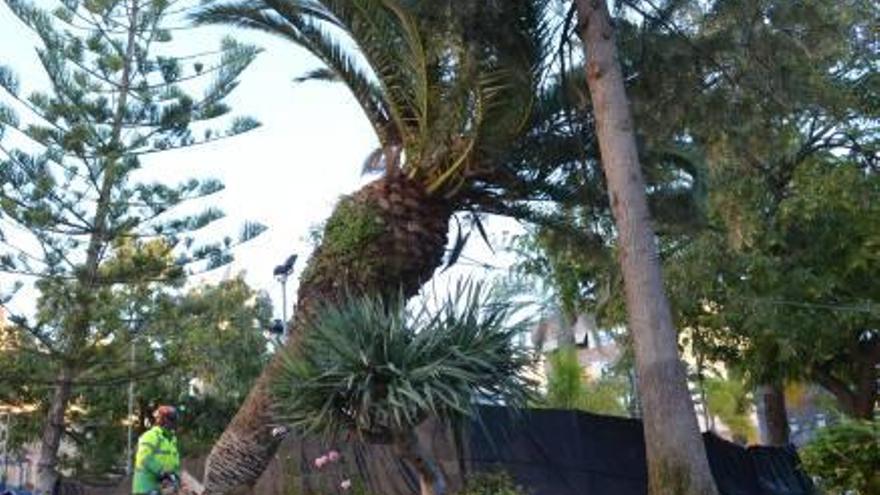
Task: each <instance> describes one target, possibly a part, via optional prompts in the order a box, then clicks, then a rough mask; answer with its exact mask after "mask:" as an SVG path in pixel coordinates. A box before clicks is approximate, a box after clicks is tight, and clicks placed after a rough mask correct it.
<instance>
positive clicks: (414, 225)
mask: <svg viewBox="0 0 880 495" xmlns="http://www.w3.org/2000/svg"><path fill="white" fill-rule="evenodd" d="M451 215H452V208H451V207H450V205H449V204H448V202H446V201H445V200H443V199H442V198H435V197H432V196H428V195H427V194H426V192H425V190H424V188H423V187H422V185H421V184H419V183H417V182H414V181H412V180H410V179H408V178H407V177H406V176H404V175H400V174H392V175H386V176H384V177H382V178H380V179H377V180H376V181H374V182H372V183H370V184H368V185H367V186H365V187H364V188H362V189H361V190H359V191H357V192H355V193H354V194H352V195H351V196H347V197H344V198H342V199H341V200H340V202H339V204H338V205H337V206H336V209H335V210H334V211H333V214H332V215H331V216H330V218H329V219H328V220H327V223H326V225H325V228H324V233H323V237H322V241H321V244H320V245H319V247H318V248H317V249H316V250H315V252H314V253H313V255H312V257H311V259H310V260H309V262H308V266H307V267H306V270H305V272H304V273H303V274H302V277H301V279H300V286H299V291H298V301H297V306H296V314H295V316H294V318H293V322H292V325H291V327H290V330H291V332H290V335H291V338H290V339H289V340H288V342H287V344H286V348H287V349H293V348H295V347H296V343H297V341H298V338H299V337H300V335H301V332H302V328H303V327H304V321H305V320H306V318H308V315H309V314H311V313H313V312H314V311H315V310H316V309H317V308H319V307H320V306H321V305H322V304H328V303H333V302H338V301H340V300H341V299H342V298H344V297H346V296H349V295H357V294H365V293H371V294H385V295H388V296H391V295H395V294H397V292H398V291H402V293H403V294H404V295H405V296H406V297H411V296H413V295H415V294H416V293H417V292H418V290H419V288H420V287H421V286H422V284H423V283H424V282H426V281H427V280H428V279H429V278H430V277H431V276H432V274H433V273H434V270H435V269H436V268H437V267H438V266H439V265H440V263H441V262H442V260H443V254H444V251H445V248H446V243H447V233H448V229H449V219H450V217H451ZM281 354H282V353H278V355H276V357H275V359H273V360H272V362H270V364H269V365H268V366H267V367H266V369H265V370H264V371H263V374H262V375H261V376H260V377H259V379H258V380H257V382H256V383H255V385H254V387H253V388H252V389H251V392H250V394H249V395H248V397H247V398H246V399H245V402H244V404H242V406H241V408H240V409H239V410H238V413H237V414H236V415H235V417H234V418H233V419H232V422H230V423H229V425H228V426H227V427H226V430H225V431H224V432H223V434H222V436H221V437H220V439H219V440H218V441H217V443H216V444H215V445H214V448H213V449H212V450H211V453H210V455H209V456H208V459H207V461H206V466H205V483H204V485H205V493H207V494H221V493H229V492H231V491H233V490H235V491H238V490H240V489H242V488H243V487H248V486H252V485H253V484H254V483H255V482H256V481H257V479H258V478H259V477H260V475H261V474H262V473H263V471H264V470H265V469H266V466H268V464H269V462H270V461H271V459H272V456H273V455H274V454H275V451H276V450H277V448H278V444H279V442H280V438H278V435H273V433H272V431H273V429H274V428H276V427H278V426H282V425H278V424H277V423H276V422H275V421H274V419H273V414H272V409H273V401H272V397H271V396H270V385H271V383H272V381H273V379H274V377H275V376H276V373H277V369H278V365H279V363H280V360H279V359H278V356H279V355H281Z"/></svg>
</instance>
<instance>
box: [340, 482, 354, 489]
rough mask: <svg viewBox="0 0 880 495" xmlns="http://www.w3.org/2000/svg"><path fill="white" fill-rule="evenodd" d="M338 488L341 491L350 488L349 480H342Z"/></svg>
mask: <svg viewBox="0 0 880 495" xmlns="http://www.w3.org/2000/svg"><path fill="white" fill-rule="evenodd" d="M339 488H342V489H343V490H348V489H349V488H351V480H342V483H340V484H339Z"/></svg>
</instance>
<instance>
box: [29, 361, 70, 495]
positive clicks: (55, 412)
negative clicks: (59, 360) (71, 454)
mask: <svg viewBox="0 0 880 495" xmlns="http://www.w3.org/2000/svg"><path fill="white" fill-rule="evenodd" d="M71 382H72V377H71V372H70V370H69V369H67V368H62V370H61V372H60V373H59V374H58V381H57V383H56V384H55V392H54V393H53V394H52V402H51V403H50V404H49V414H48V416H47V417H46V423H45V424H44V425H43V434H42V436H41V442H40V460H39V461H38V462H37V480H36V493H37V494H39V495H44V494H51V493H52V490H53V488H54V486H55V483H56V482H57V481H58V476H59V475H58V448H59V447H60V446H61V439H62V437H63V436H64V413H65V411H66V410H67V405H68V402H69V401H70V396H71V392H72V388H73V387H72V383H71Z"/></svg>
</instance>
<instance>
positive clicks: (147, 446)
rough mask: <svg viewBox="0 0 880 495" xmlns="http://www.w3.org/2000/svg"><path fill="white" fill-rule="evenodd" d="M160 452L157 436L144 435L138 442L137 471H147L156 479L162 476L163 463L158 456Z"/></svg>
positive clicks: (135, 463)
mask: <svg viewBox="0 0 880 495" xmlns="http://www.w3.org/2000/svg"><path fill="white" fill-rule="evenodd" d="M158 450H159V438H158V437H156V435H144V436H142V437H141V439H140V441H138V449H137V456H135V461H134V465H135V469H140V470H143V471H146V472H148V473H150V474H152V475H153V476H155V477H156V478H158V477H159V476H160V475H161V474H162V463H161V462H159V459H158V457H157V456H156V453H157V451H158Z"/></svg>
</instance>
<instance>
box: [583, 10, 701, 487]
mask: <svg viewBox="0 0 880 495" xmlns="http://www.w3.org/2000/svg"><path fill="white" fill-rule="evenodd" d="M576 8H577V13H578V20H579V31H580V35H581V39H582V41H583V43H584V49H585V52H586V56H587V65H586V70H587V83H588V85H589V89H590V94H591V97H592V101H593V109H594V112H595V119H596V130H597V135H598V139H599V150H600V153H601V156H602V165H603V168H604V171H605V177H606V179H607V181H608V190H609V195H610V200H611V205H612V210H613V213H614V218H615V221H616V224H617V229H618V231H619V233H620V237H619V241H620V242H619V245H620V260H619V261H620V264H621V268H622V271H623V275H624V284H625V287H626V301H627V308H628V312H629V327H630V331H631V332H632V336H633V341H634V345H635V357H636V366H637V369H638V378H639V390H640V393H641V402H642V408H643V413H644V416H643V422H644V428H645V446H646V450H647V459H648V486H649V493H651V494H652V495H669V494H676V495H715V494H717V493H718V492H717V489H716V487H715V483H714V480H713V479H712V474H711V472H710V471H709V463H708V460H707V458H706V450H705V446H704V445H703V441H702V438H701V437H700V431H699V428H698V425H697V418H696V414H695V412H694V406H693V402H692V400H691V396H690V393H689V392H688V388H687V381H686V374H685V370H684V367H683V365H682V362H681V359H680V357H679V354H678V345H677V343H678V340H677V334H676V331H675V328H674V327H673V325H672V315H671V313H670V309H669V302H668V300H667V299H666V294H665V292H664V288H663V279H662V274H661V272H660V262H659V259H658V252H657V245H656V241H655V239H654V232H653V227H652V226H651V218H650V213H649V211H648V204H647V200H646V198H645V182H644V178H643V177H642V172H641V168H640V164H639V157H638V151H637V148H636V142H635V134H634V130H633V120H632V115H631V112H630V109H629V102H628V100H627V97H626V90H625V88H624V84H623V75H622V73H621V68H620V63H619V61H618V58H617V57H618V56H617V47H616V46H615V41H614V36H613V34H614V30H613V28H612V26H611V18H610V15H609V13H608V7H607V5H606V1H605V0H576Z"/></svg>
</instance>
